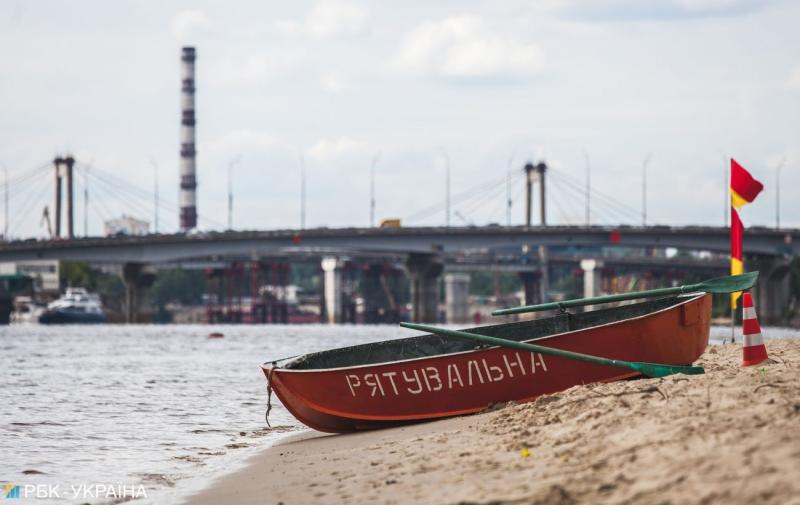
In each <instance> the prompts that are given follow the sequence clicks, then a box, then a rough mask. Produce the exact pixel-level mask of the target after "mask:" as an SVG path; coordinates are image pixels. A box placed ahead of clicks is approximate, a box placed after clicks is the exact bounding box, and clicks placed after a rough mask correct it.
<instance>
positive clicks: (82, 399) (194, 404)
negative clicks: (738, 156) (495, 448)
mask: <svg viewBox="0 0 800 505" xmlns="http://www.w3.org/2000/svg"><path fill="white" fill-rule="evenodd" d="M211 332H220V333H222V334H224V338H220V339H209V338H208V335H209V333H211ZM737 333H738V334H739V335H740V331H739V332H737ZM411 334H413V333H411V332H409V331H408V330H403V329H402V328H399V327H397V326H321V325H312V326H305V325H304V326H271V325H266V326H184V325H170V326H110V325H109V326H61V327H56V326H10V327H2V328H0V352H1V354H0V356H1V357H2V373H1V374H0V405H2V409H0V447H2V452H3V455H2V457H0V484H16V485H18V486H20V489H22V490H23V491H24V493H23V494H21V498H22V500H21V501H22V502H30V503H37V504H38V503H48V502H53V503H86V502H90V503H110V502H112V501H113V500H110V499H107V497H108V496H113V494H117V495H125V496H130V495H136V496H139V497H140V498H141V497H142V496H143V495H142V491H144V493H146V495H147V498H146V500H144V501H143V502H147V503H174V502H176V501H180V500H181V498H183V497H185V496H187V495H188V494H190V493H192V492H194V491H196V490H198V489H200V488H202V487H205V486H207V485H209V483H210V480H211V479H212V478H213V477H214V476H216V475H219V474H220V473H222V472H226V471H230V470H231V469H234V468H236V467H237V466H238V465H241V464H242V462H243V461H244V460H245V459H246V456H247V455H248V454H250V453H253V452H255V451H256V450H257V449H259V448H261V447H264V446H265V445H266V444H268V443H270V442H272V441H274V440H276V439H277V438H278V437H281V436H286V434H287V433H290V432H292V431H296V430H299V429H302V428H301V426H300V425H299V423H298V422H297V421H296V420H294V418H292V417H291V415H290V414H289V413H288V412H287V411H286V410H285V409H284V408H283V407H282V406H281V405H280V404H279V402H278V401H277V400H276V399H275V398H274V396H273V410H272V413H271V414H270V421H271V424H272V426H273V429H267V428H266V424H265V422H264V413H265V408H266V381H265V379H264V376H263V373H262V372H261V368H260V364H261V363H262V362H265V361H268V360H271V359H277V358H282V357H288V356H292V355H296V354H303V353H307V352H311V351H317V350H323V349H328V348H334V347H341V346H346V345H353V344H358V343H364V342H370V341H376V340H385V339H391V338H398V337H403V336H409V335H411ZM764 334H765V336H766V337H767V338H782V337H788V336H794V335H796V334H797V330H790V329H781V328H765V329H764ZM728 335H730V330H729V329H727V328H723V327H713V328H712V341H713V342H717V343H718V342H719V341H720V340H721V339H722V338H724V337H726V336H728ZM737 340H738V341H739V342H741V337H740V336H737ZM36 485H38V486H39V487H38V488H35V490H34V488H33V486H36ZM25 486H27V487H25ZM48 486H50V487H48ZM53 486H58V487H57V488H53ZM120 486H126V487H120ZM109 489H113V492H111V494H109V493H110V492H109ZM0 490H2V487H0ZM35 492H39V493H40V496H42V497H44V496H49V499H48V498H38V499H36V498H30V497H31V496H33V493H35ZM25 496H28V498H27V499H26V498H25ZM137 503H138V502H137Z"/></svg>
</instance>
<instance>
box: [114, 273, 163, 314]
mask: <svg viewBox="0 0 800 505" xmlns="http://www.w3.org/2000/svg"><path fill="white" fill-rule="evenodd" d="M155 278H156V275H155V273H154V272H153V271H152V270H150V269H148V268H147V267H146V266H145V265H144V264H142V263H125V264H124V265H123V266H122V282H123V283H124V284H125V322H126V323H139V322H142V321H141V317H140V316H141V315H140V304H141V302H142V300H143V299H144V296H143V295H144V293H145V291H146V289H147V288H149V287H150V286H152V285H153V281H155Z"/></svg>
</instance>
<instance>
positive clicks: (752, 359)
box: [742, 291, 768, 366]
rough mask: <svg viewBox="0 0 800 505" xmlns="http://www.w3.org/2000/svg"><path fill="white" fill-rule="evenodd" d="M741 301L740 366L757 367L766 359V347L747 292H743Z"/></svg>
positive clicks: (750, 297) (751, 298)
mask: <svg viewBox="0 0 800 505" xmlns="http://www.w3.org/2000/svg"><path fill="white" fill-rule="evenodd" d="M742 300H743V301H742V333H743V334H744V344H743V346H742V366H753V365H758V364H759V363H763V362H764V361H766V360H767V359H768V356H767V347H766V346H765V345H764V338H763V337H762V336H761V325H759V324H758V316H757V315H756V308H755V307H754V306H753V297H752V296H751V295H750V292H749V291H745V292H744V296H743V297H742Z"/></svg>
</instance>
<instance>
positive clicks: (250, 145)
mask: <svg viewBox="0 0 800 505" xmlns="http://www.w3.org/2000/svg"><path fill="white" fill-rule="evenodd" d="M275 148H281V149H282V148H285V146H284V145H283V143H282V142H281V141H280V140H279V139H277V138H276V137H274V136H273V135H272V134H270V133H267V132H264V131H257V130H249V129H239V130H231V131H229V132H227V133H225V134H224V135H223V136H222V137H220V138H218V139H216V140H214V141H213V142H211V144H210V145H209V152H210V153H212V154H215V155H230V154H234V153H235V154H239V153H243V152H253V151H259V152H264V151H269V150H272V149H275Z"/></svg>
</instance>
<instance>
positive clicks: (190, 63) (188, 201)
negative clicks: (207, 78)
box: [179, 47, 197, 230]
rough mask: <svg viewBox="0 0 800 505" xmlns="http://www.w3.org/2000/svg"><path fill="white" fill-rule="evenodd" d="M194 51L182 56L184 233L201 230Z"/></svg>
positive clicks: (182, 192)
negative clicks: (198, 204)
mask: <svg viewBox="0 0 800 505" xmlns="http://www.w3.org/2000/svg"><path fill="white" fill-rule="evenodd" d="M195 56H196V55H195V50H194V47H184V48H183V51H182V52H181V79H182V80H181V191H180V199H179V200H180V206H181V229H182V230H191V229H192V228H195V227H196V226H197V195H196V189H197V176H196V163H195V156H196V154H197V150H196V149H195V144H194V126H195V119H194V90H195V88H194V60H195Z"/></svg>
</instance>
